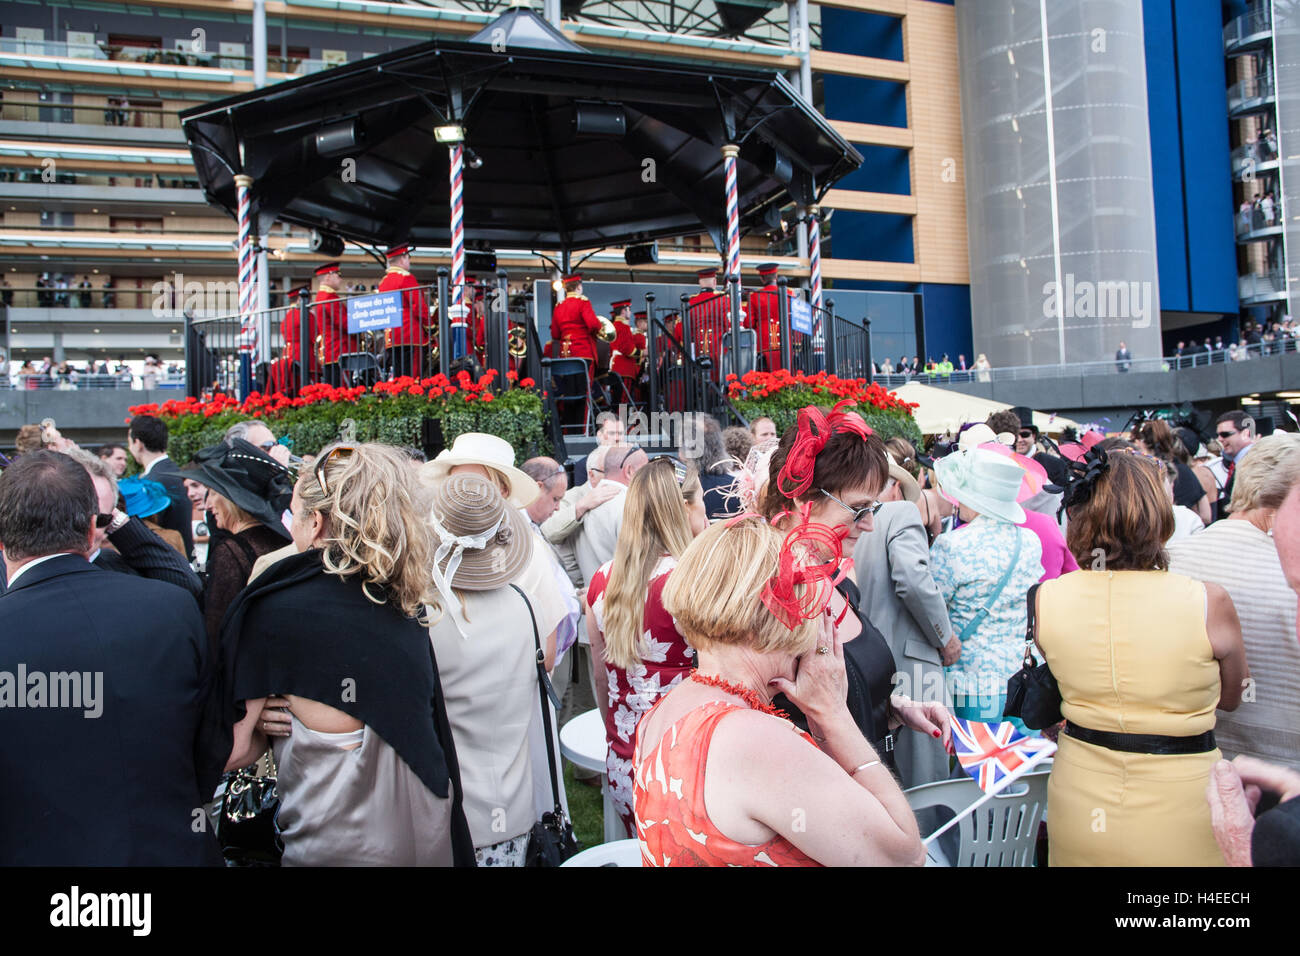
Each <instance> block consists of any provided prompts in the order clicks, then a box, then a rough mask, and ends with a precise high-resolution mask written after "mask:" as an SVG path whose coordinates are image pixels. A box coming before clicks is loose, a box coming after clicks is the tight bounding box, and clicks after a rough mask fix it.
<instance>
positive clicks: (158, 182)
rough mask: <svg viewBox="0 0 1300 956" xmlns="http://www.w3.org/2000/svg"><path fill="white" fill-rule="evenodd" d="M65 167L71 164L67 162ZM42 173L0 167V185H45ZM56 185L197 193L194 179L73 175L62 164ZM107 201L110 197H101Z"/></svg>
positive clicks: (135, 174) (154, 175)
mask: <svg viewBox="0 0 1300 956" xmlns="http://www.w3.org/2000/svg"><path fill="white" fill-rule="evenodd" d="M68 162H69V163H72V162H75V160H69V161H68ZM43 171H44V170H43V169H42V168H41V167H39V166H37V167H30V166H28V167H22V166H0V183H34V184H36V185H40V184H42V183H45V184H46V185H49V183H47V182H46V180H45V179H44V177H43V176H42V175H41V174H42V172H43ZM54 181H55V182H56V183H62V184H63V185H65V186H104V187H108V188H110V189H116V188H118V187H123V188H133V189H194V190H197V189H199V188H200V187H199V181H198V180H197V179H186V178H184V177H178V176H164V175H162V174H159V173H148V172H133V171H132V172H121V173H103V172H94V173H86V172H77V171H76V170H71V169H67V168H66V166H65V165H64V164H60V166H59V171H58V173H57V175H56V176H55V177H54ZM105 198H106V199H107V198H110V197H105Z"/></svg>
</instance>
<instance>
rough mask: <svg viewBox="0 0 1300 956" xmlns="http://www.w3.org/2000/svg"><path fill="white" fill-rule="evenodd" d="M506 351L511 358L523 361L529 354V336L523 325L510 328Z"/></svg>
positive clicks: (507, 335) (507, 334)
mask: <svg viewBox="0 0 1300 956" xmlns="http://www.w3.org/2000/svg"><path fill="white" fill-rule="evenodd" d="M506 342H507V345H506V350H507V351H508V352H509V353H510V357H511V358H516V359H521V358H523V357H524V356H525V355H527V354H528V334H527V333H526V332H525V331H524V327H523V326H522V325H512V326H510V331H509V332H507V333H506Z"/></svg>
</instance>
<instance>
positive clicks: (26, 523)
mask: <svg viewBox="0 0 1300 956" xmlns="http://www.w3.org/2000/svg"><path fill="white" fill-rule="evenodd" d="M98 511H99V497H98V496H97V495H96V494H95V485H94V483H93V482H92V481H91V480H90V475H89V473H88V472H87V471H86V469H85V468H83V467H82V466H81V465H79V464H78V463H77V462H75V461H73V460H72V459H71V458H69V457H68V456H67V455H61V454H59V453H58V452H53V451H34V452H30V453H28V454H26V455H23V456H22V457H21V458H19V459H18V460H17V461H15V462H14V463H13V464H12V465H10V466H9V467H8V468H6V469H5V470H4V472H3V474H0V544H3V545H4V549H5V553H6V554H7V555H8V556H9V557H10V558H13V559H16V560H24V559H26V558H40V557H44V556H45V555H47V554H58V553H59V552H60V551H75V552H77V553H78V554H84V553H85V552H86V547H87V545H88V543H89V535H90V524H91V521H92V518H91V516H92V515H94V514H96V513H98Z"/></svg>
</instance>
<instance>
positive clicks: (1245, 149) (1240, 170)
mask: <svg viewBox="0 0 1300 956" xmlns="http://www.w3.org/2000/svg"><path fill="white" fill-rule="evenodd" d="M1230 155H1231V157H1232V175H1233V177H1234V178H1236V179H1243V178H1245V179H1251V178H1254V176H1255V175H1256V174H1257V173H1261V172H1265V171H1268V170H1272V169H1276V168H1277V140H1276V139H1272V138H1270V139H1266V140H1259V141H1257V142H1254V143H1244V144H1243V145H1241V146H1238V147H1237V148H1236V149H1234V150H1233V151H1232V153H1231V154H1230Z"/></svg>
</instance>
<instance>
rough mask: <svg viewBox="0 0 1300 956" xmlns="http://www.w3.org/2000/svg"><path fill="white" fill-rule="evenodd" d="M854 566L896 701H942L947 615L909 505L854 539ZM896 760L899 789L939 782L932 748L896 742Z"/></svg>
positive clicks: (939, 766) (939, 758)
mask: <svg viewBox="0 0 1300 956" xmlns="http://www.w3.org/2000/svg"><path fill="white" fill-rule="evenodd" d="M853 563H854V568H855V569H856V575H857V579H858V588H859V590H860V591H861V592H862V609H863V610H864V611H865V612H866V614H867V617H868V618H869V619H870V620H871V623H872V624H874V625H875V626H876V627H877V628H879V630H880V632H881V633H882V634H884V635H885V640H886V641H888V642H889V649H890V650H891V651H893V653H894V663H895V665H896V667H897V673H896V674H895V678H894V683H895V685H896V688H895V689H896V690H897V691H898V692H899V693H906V694H907V696H909V697H911V698H913V699H914V700H938V701H942V702H944V703H945V704H949V705H951V704H950V702H949V701H948V700H947V696H946V692H945V689H944V682H943V664H942V659H941V658H940V656H939V650H940V648H942V647H943V646H944V645H945V644H947V643H948V641H949V639H950V638H951V637H952V624H951V623H950V622H949V620H948V608H947V606H946V605H945V604H944V600H943V596H942V595H941V594H940V593H939V588H938V586H937V585H936V584H935V583H934V578H933V576H931V574H930V549H929V548H928V547H927V545H926V534H925V528H924V526H922V524H921V513H920V512H919V511H917V509H916V505H914V504H912V503H911V502H910V501H891V502H887V503H886V504H885V505H884V506H882V507H881V509H880V512H879V513H878V514H877V515H876V518H875V529H874V530H873V531H872V532H871V533H869V534H864V535H862V536H861V537H860V538H858V544H857V547H856V548H855V549H854V552H853ZM895 748H896V749H895V753H894V756H895V759H896V760H897V762H898V770H899V774H900V775H901V776H902V778H903V786H904V787H914V786H916V785H918V784H922V783H930V782H932V781H935V780H944V779H947V777H948V755H947V754H946V753H944V750H943V747H942V745H941V744H940V743H939V741H937V740H934V739H932V738H928V737H923V736H922V735H921V734H918V733H915V732H911V731H908V732H905V733H902V734H901V735H899V738H898V742H897V743H896V744H895Z"/></svg>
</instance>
